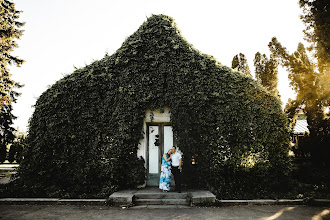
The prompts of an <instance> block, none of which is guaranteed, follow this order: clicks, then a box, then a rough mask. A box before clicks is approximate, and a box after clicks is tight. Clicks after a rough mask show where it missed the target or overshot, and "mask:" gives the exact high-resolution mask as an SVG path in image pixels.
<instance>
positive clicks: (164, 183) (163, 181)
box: [159, 155, 171, 191]
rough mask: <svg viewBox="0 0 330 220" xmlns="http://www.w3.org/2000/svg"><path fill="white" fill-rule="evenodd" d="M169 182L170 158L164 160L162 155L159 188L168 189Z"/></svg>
mask: <svg viewBox="0 0 330 220" xmlns="http://www.w3.org/2000/svg"><path fill="white" fill-rule="evenodd" d="M166 157H167V155H166ZM167 159H168V157H167ZM170 183H171V160H169V161H167V162H166V161H165V159H164V157H162V167H161V173H160V181H159V189H162V190H167V191H170Z"/></svg>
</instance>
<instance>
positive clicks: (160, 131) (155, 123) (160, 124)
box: [146, 122, 176, 185]
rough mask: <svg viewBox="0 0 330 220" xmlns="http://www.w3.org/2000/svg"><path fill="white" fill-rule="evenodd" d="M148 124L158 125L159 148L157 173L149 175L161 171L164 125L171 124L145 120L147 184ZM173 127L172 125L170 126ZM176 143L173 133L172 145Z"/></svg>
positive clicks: (169, 123) (148, 174)
mask: <svg viewBox="0 0 330 220" xmlns="http://www.w3.org/2000/svg"><path fill="white" fill-rule="evenodd" d="M150 126H158V131H159V143H160V146H159V150H158V154H159V155H158V168H159V169H158V173H154V174H151V175H157V176H159V175H160V172H161V163H162V156H163V151H164V126H171V127H172V123H171V122H146V139H147V149H146V150H147V151H146V164H147V185H148V180H149V176H150V173H149V167H150V166H149V127H150ZM172 129H173V127H172ZM175 143H176V141H175V137H174V134H173V145H174V144H175Z"/></svg>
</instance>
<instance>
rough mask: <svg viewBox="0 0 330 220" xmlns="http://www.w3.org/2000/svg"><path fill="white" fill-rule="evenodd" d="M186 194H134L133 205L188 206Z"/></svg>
mask: <svg viewBox="0 0 330 220" xmlns="http://www.w3.org/2000/svg"><path fill="white" fill-rule="evenodd" d="M187 196H188V193H187V192H182V193H177V192H143V191H142V192H136V193H135V194H134V198H133V203H134V205H189V204H188V202H187Z"/></svg>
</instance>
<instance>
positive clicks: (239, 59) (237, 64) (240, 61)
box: [231, 53, 251, 76]
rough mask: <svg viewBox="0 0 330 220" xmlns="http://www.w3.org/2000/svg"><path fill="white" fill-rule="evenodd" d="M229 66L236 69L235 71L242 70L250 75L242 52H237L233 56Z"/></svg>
mask: <svg viewBox="0 0 330 220" xmlns="http://www.w3.org/2000/svg"><path fill="white" fill-rule="evenodd" d="M231 68H233V69H236V70H237V71H239V72H242V73H244V74H245V75H247V76H251V72H250V68H249V65H248V62H247V59H246V57H245V55H244V54H242V53H240V54H237V55H235V56H234V57H233V60H232V62H231Z"/></svg>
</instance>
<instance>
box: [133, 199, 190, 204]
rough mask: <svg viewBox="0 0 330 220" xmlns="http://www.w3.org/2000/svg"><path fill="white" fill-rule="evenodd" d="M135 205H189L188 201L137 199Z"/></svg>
mask: <svg viewBox="0 0 330 220" xmlns="http://www.w3.org/2000/svg"><path fill="white" fill-rule="evenodd" d="M134 204H135V205H187V204H188V203H187V200H186V199H136V200H135V201H134Z"/></svg>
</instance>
